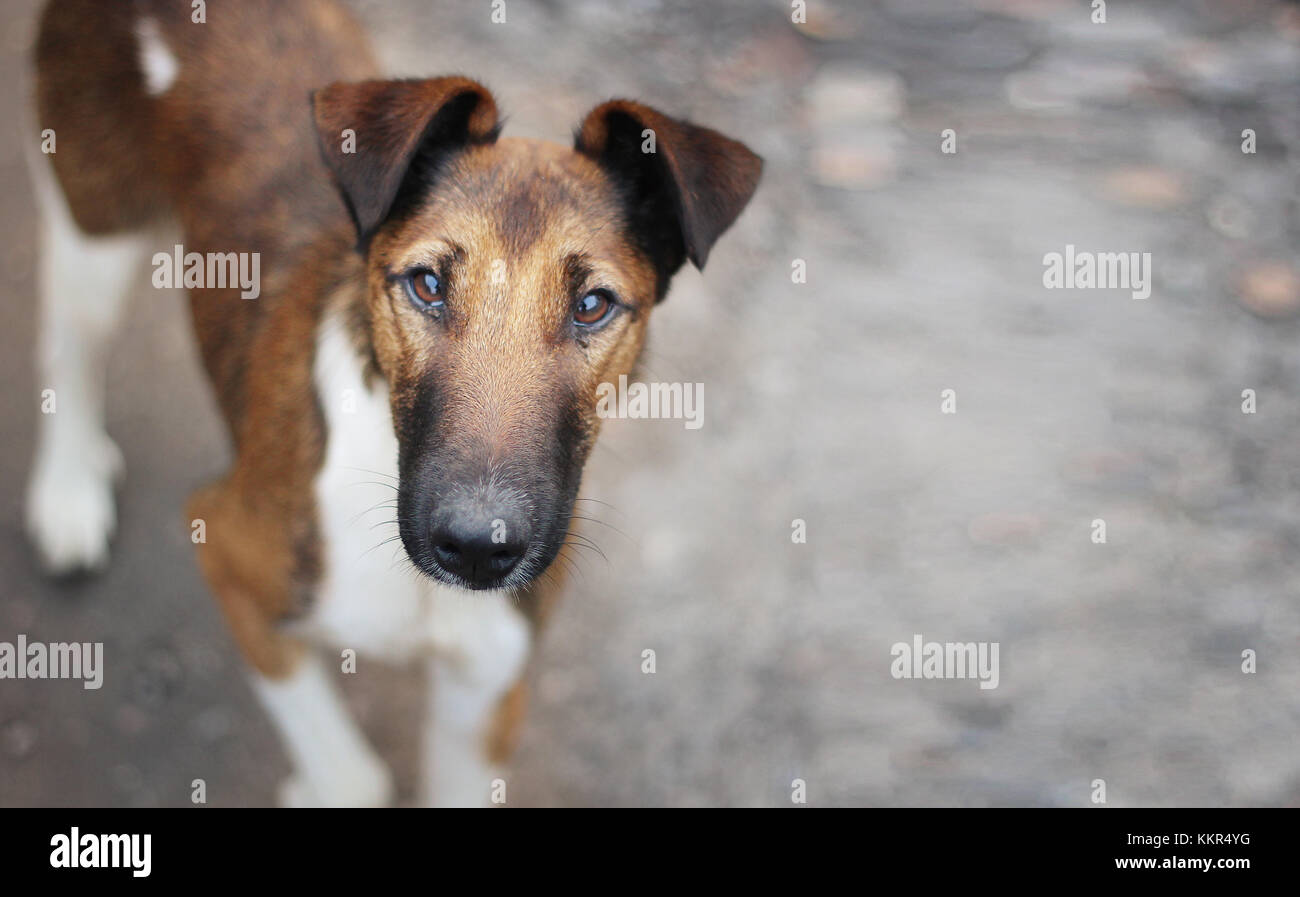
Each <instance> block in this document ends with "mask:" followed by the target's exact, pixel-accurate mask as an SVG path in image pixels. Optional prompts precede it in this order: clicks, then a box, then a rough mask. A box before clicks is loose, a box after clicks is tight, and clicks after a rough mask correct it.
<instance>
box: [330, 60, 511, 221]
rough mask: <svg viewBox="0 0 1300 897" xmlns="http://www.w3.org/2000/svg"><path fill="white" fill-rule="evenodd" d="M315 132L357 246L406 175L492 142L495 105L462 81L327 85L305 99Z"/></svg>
mask: <svg viewBox="0 0 1300 897" xmlns="http://www.w3.org/2000/svg"><path fill="white" fill-rule="evenodd" d="M312 110H313V113H314V115H315V120H316V135H317V137H318V138H319V140H320V146H321V153H322V154H323V155H324V157H325V164H326V165H328V166H329V169H330V171H331V172H333V174H334V178H335V180H336V181H337V182H338V186H339V189H340V191H341V192H342V193H343V199H344V201H345V202H346V203H347V206H348V211H349V212H350V213H351V214H352V220H353V222H354V223H355V224H356V226H357V236H358V238H359V241H360V244H361V245H364V244H365V243H366V242H368V241H369V239H370V237H371V236H372V235H373V234H374V232H375V230H376V229H377V228H378V227H379V225H381V224H383V222H384V220H385V219H386V218H387V217H388V215H389V213H390V212H391V211H392V210H393V205H394V202H395V201H396V200H397V198H398V194H399V193H400V192H401V190H402V187H403V183H404V181H406V179H407V176H408V174H414V173H416V172H419V171H423V170H425V169H427V168H428V167H429V166H430V165H434V164H436V163H437V160H438V159H439V158H441V157H442V156H444V155H445V154H447V153H449V152H453V151H455V150H457V149H461V148H463V147H465V146H467V145H469V144H473V143H491V142H492V141H494V140H496V136H497V130H498V127H499V125H498V122H497V107H496V102H495V101H494V100H493V99H492V94H490V93H488V91H487V88H485V87H483V85H481V84H479V83H478V82H476V81H471V80H470V79H468V78H460V77H450V78H430V79H427V80H423V81H417V80H408V81H358V82H353V83H335V84H331V85H329V86H328V87H324V88H321V89H320V90H318V91H316V92H314V93H313V94H312Z"/></svg>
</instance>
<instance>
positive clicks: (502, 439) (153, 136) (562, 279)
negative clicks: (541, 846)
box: [36, 0, 760, 754]
mask: <svg viewBox="0 0 1300 897" xmlns="http://www.w3.org/2000/svg"><path fill="white" fill-rule="evenodd" d="M138 12H147V13H148V14H149V15H151V16H152V17H153V18H154V19H155V20H156V21H157V22H158V24H159V28H160V31H161V34H162V37H163V39H164V41H165V42H166V44H167V45H168V47H169V48H170V49H171V50H172V52H173V53H174V54H175V55H176V56H177V58H178V59H179V60H181V63H182V64H181V66H180V72H179V77H178V78H177V80H176V82H175V83H174V84H173V85H172V86H171V87H170V88H169V89H168V90H167V91H166V92H165V93H164V94H163V95H161V96H159V97H149V96H147V95H145V93H144V91H143V80H142V76H141V72H140V70H139V64H138V62H137V58H136V40H135V37H134V34H133V31H132V27H133V21H134V17H135V15H136V14H137V13H138ZM208 15H209V21H208V22H207V23H206V24H204V25H196V24H193V23H191V22H190V18H189V17H190V9H189V5H188V4H175V3H167V2H164V0H140V2H139V3H138V4H137V5H134V6H133V5H131V4H122V8H121V9H116V8H115V10H114V14H105V11H104V5H103V4H102V3H101V2H99V0H61V2H55V3H51V4H50V5H49V6H48V7H47V9H46V11H45V14H44V15H43V17H42V21H41V32H40V37H39V40H38V44H37V52H36V66H37V70H38V75H39V80H38V84H39V86H38V90H37V97H36V99H37V111H38V116H39V121H40V127H42V128H46V127H50V128H54V129H55V130H56V133H57V139H58V153H57V154H56V155H55V157H54V165H55V170H56V173H57V176H58V179H59V181H60V183H61V184H62V186H63V189H64V192H65V195H66V196H67V198H68V201H69V204H70V206H71V208H72V211H73V215H74V217H75V218H76V221H77V222H78V224H79V225H80V226H81V227H82V228H83V229H84V230H85V231H87V232H89V233H110V232H115V231H119V230H122V229H127V228H136V227H140V226H143V225H145V224H149V223H152V222H154V221H158V220H160V219H163V218H166V217H175V218H177V219H178V220H179V223H180V225H181V228H182V230H183V233H184V243H185V248H186V250H187V251H194V252H200V253H204V252H209V251H217V252H259V253H261V256H262V272H263V285H262V295H261V296H260V297H259V298H258V299H256V300H251V301H250V300H243V299H241V298H240V297H239V294H238V290H237V289H206V290H196V291H193V292H192V294H191V309H192V314H193V322H194V329H195V332H196V335H197V337H198V342H199V346H200V349H201V352H202V357H203V362H204V365H205V367H206V369H207V372H208V374H209V377H210V379H211V381H212V384H213V387H214V391H215V394H216V396H217V401H218V403H219V405H220V408H221V411H222V414H223V416H224V418H225V421H226V424H227V426H228V429H229V435H230V438H231V442H232V444H233V447H234V454H235V458H234V463H233V464H232V467H231V469H230V471H229V472H228V473H227V474H226V475H225V476H224V477H223V478H222V479H221V480H220V481H219V482H217V483H215V484H213V485H211V486H208V487H207V488H205V489H202V490H200V491H199V492H198V493H197V494H195V496H194V497H193V498H192V500H191V501H190V503H189V506H188V514H189V516H190V517H191V518H202V519H203V520H205V521H206V529H207V542H206V544H203V545H200V546H199V562H200V565H201V567H202V570H203V574H204V576H205V578H206V579H207V581H208V582H209V584H210V585H211V587H212V589H213V591H214V593H215V594H216V596H217V600H218V601H219V603H220V605H221V607H222V610H223V612H224V614H225V616H226V618H227V620H228V621H229V624H230V626H231V629H232V631H233V633H234V635H235V638H236V640H237V641H238V643H239V645H240V647H241V649H242V651H243V653H244V655H245V656H246V657H247V659H248V661H249V662H250V663H251V664H252V665H253V666H254V667H255V668H256V669H257V670H259V671H261V672H262V673H264V674H266V675H268V676H272V677H276V676H282V675H285V674H287V673H288V672H289V671H291V670H292V669H293V665H294V663H295V660H296V657H297V655H298V653H299V650H300V648H299V646H298V645H297V644H296V643H295V642H294V641H293V640H292V639H290V638H289V637H287V636H286V635H284V634H283V633H282V631H281V629H280V626H279V624H280V623H281V622H283V621H285V620H287V619H289V618H292V617H293V616H295V615H296V614H298V613H300V612H301V611H303V610H304V609H305V608H306V607H308V606H309V604H310V600H311V589H312V586H313V584H314V583H315V582H316V580H317V578H318V576H319V574H320V556H319V555H320V552H319V546H318V537H317V523H316V509H315V507H314V503H313V499H312V494H313V492H312V483H313V480H314V478H315V476H316V474H317V472H318V470H319V469H320V466H321V463H322V460H323V456H324V446H325V441H326V439H327V438H328V434H327V433H325V432H324V426H323V422H322V420H323V419H322V415H321V413H320V407H319V399H318V397H317V396H316V394H315V389H314V385H313V378H312V364H313V355H314V348H315V336H316V332H317V327H318V325H319V323H320V320H321V317H322V314H323V311H324V309H325V307H326V305H327V303H329V302H338V303H340V304H341V305H342V307H343V309H344V311H345V313H346V315H345V317H346V320H347V321H349V322H350V323H351V325H352V327H353V330H354V338H355V339H356V341H357V344H358V347H359V348H360V349H361V351H362V353H363V356H364V357H366V358H369V359H371V360H372V365H373V374H374V375H375V376H381V377H383V378H384V380H385V381H387V384H388V386H389V388H390V394H391V401H392V407H393V411H394V416H395V419H397V420H398V421H399V423H400V422H401V421H403V420H407V421H409V420H412V419H417V418H419V417H420V415H421V414H422V413H423V409H421V408H418V407H416V403H417V397H418V395H419V387H420V384H421V383H427V382H428V381H429V380H430V379H431V378H434V379H436V380H437V381H438V382H440V383H442V384H451V387H450V388H448V389H446V390H445V393H446V396H447V397H446V400H445V401H444V402H443V405H442V408H441V413H442V415H443V419H442V420H443V423H442V426H444V427H445V429H446V430H447V431H448V432H449V433H451V436H450V438H451V439H452V440H453V441H454V442H455V444H456V445H457V446H459V447H460V448H461V449H463V451H464V452H465V453H466V454H467V455H473V456H476V457H487V458H495V457H502V458H505V457H509V456H512V455H514V454H516V453H520V452H525V451H528V450H529V449H530V442H531V441H532V440H533V439H534V436H535V434H536V433H537V432H538V428H539V427H541V426H545V425H549V424H551V423H553V422H554V421H556V420H559V419H561V418H565V417H566V416H567V417H570V418H577V419H580V420H581V421H583V422H584V424H583V429H582V432H581V439H580V441H579V442H578V444H577V445H576V446H574V452H575V454H576V455H577V456H578V457H577V460H578V462H579V463H580V462H581V460H583V459H585V456H586V453H587V451H588V450H589V448H590V445H591V441H592V440H593V439H594V438H595V435H596V432H597V430H598V428H599V420H598V419H597V418H596V416H595V410H594V409H595V390H596V387H597V384H599V383H601V382H604V381H614V380H616V379H617V376H618V375H619V374H620V373H627V372H629V371H630V370H631V369H632V366H633V364H634V362H635V360H636V358H637V356H638V355H639V353H640V351H641V348H642V345H643V343H644V340H645V329H646V323H647V320H648V317H649V313H650V310H651V308H652V307H653V305H654V303H655V302H656V301H657V300H659V299H660V298H662V296H663V293H664V291H665V290H666V288H667V279H668V278H669V277H671V274H672V272H673V271H674V270H676V268H677V266H679V265H680V264H681V261H682V256H686V257H689V258H690V259H692V260H693V261H695V262H696V264H700V265H702V264H703V262H704V260H705V258H706V257H707V253H708V250H709V247H710V246H711V245H712V243H713V241H714V240H715V239H716V238H717V236H718V234H719V233H721V231H722V230H723V229H725V228H726V227H727V226H729V225H730V223H731V221H732V220H734V218H735V217H736V215H737V214H739V212H740V210H741V208H742V207H743V206H744V204H745V202H746V201H747V200H748V198H749V195H750V194H751V193H752V192H753V189H754V186H755V185H756V183H757V179H758V171H759V167H760V163H759V161H758V159H757V157H756V156H754V155H753V154H752V153H750V152H749V151H748V150H747V149H745V148H744V147H743V146H742V145H741V144H738V143H736V142H735V141H731V140H728V139H727V138H725V137H723V136H722V135H720V134H717V133H716V132H713V131H709V130H708V129H705V128H698V127H695V126H692V125H688V124H686V123H684V122H679V121H676V120H673V119H670V118H668V117H667V116H664V115H662V114H660V113H658V112H655V111H654V110H652V109H649V108H648V107H645V106H641V105H639V104H635V103H630V102H628V101H615V102H612V103H608V104H605V105H603V106H600V107H598V108H597V109H596V110H593V112H592V113H591V115H590V116H588V118H587V119H586V120H585V122H584V123H583V125H582V126H581V128H580V130H579V132H578V139H577V148H576V151H575V150H572V149H569V148H566V147H561V146H557V145H552V144H545V143H540V142H537V141H526V140H511V139H506V140H500V141H498V140H497V139H496V129H497V113H496V106H495V103H494V101H493V100H492V97H491V95H490V94H488V92H487V91H486V90H485V89H484V88H483V87H482V86H481V85H478V84H476V83H474V82H472V81H469V80H467V79H464V78H455V77H452V78H438V79H429V80H424V81H381V80H377V70H376V66H375V65H374V63H373V61H372V58H371V55H370V53H369V51H368V50H367V48H366V47H365V45H364V43H363V41H362V40H361V38H360V37H359V34H360V29H359V28H358V26H357V25H356V23H355V22H354V21H353V20H352V19H351V17H350V16H348V15H347V14H346V13H345V12H344V11H343V10H342V9H340V8H339V7H338V6H336V5H335V4H333V3H330V2H325V0H278V2H275V3H263V2H254V0H228V2H224V3H222V4H220V5H217V4H213V5H212V8H211V9H210V10H209V13H208ZM309 96H314V103H309V100H308V98H309ZM643 127H649V128H652V129H654V130H655V131H656V132H657V135H658V143H659V151H658V152H659V153H660V155H659V156H658V157H657V158H651V159H642V158H638V157H637V156H636V155H634V154H631V153H630V152H629V149H628V147H629V144H628V139H627V135H629V134H639V131H640V129H641V128H643ZM344 129H351V130H353V131H355V133H356V138H357V152H356V153H354V154H344V153H342V152H341V149H340V146H341V143H340V141H341V140H342V132H343V131H344ZM431 146H435V148H438V149H439V150H440V151H442V155H440V156H439V158H438V159H437V160H436V164H435V162H434V161H430V162H428V165H429V170H428V171H427V172H424V174H423V175H422V176H427V180H428V182H427V183H424V182H421V183H417V184H415V185H414V188H413V187H412V183H411V179H412V178H413V177H414V176H415V175H414V174H413V172H415V171H416V170H417V169H418V168H419V166H420V165H421V164H423V163H422V162H421V160H423V159H425V156H426V155H427V154H428V151H429V150H430V147H431ZM629 172H630V174H629ZM435 175H436V176H435ZM629 178H630V179H631V180H628V179H629ZM412 189H415V194H414V199H413V200H412V199H411V190H412ZM636 190H641V191H643V192H644V191H649V193H648V195H649V196H650V197H651V198H652V199H653V198H654V197H660V196H662V197H667V198H668V200H666V201H669V202H670V205H669V206H663V207H658V206H656V207H655V208H656V209H657V214H659V215H660V217H663V216H668V217H669V218H671V219H672V220H670V221H668V222H666V223H665V222H663V221H652V222H646V221H642V220H641V219H640V218H639V217H638V215H639V214H640V213H639V212H638V211H637V209H638V208H641V207H645V208H650V207H651V206H652V205H653V203H651V202H650V201H649V199H647V200H645V201H643V202H640V204H639V205H637V204H633V205H629V204H628V203H627V201H626V200H627V198H628V195H629V193H631V192H634V191H636ZM404 197H405V199H404ZM656 201H657V200H656ZM358 246H359V247H360V248H361V250H362V251H361V252H358V251H357V247H358ZM160 248H163V247H160ZM435 259H438V260H448V261H447V264H448V265H449V266H450V268H451V270H452V272H453V276H452V277H451V286H450V289H452V290H454V294H453V296H452V299H454V301H451V302H449V303H448V309H447V319H446V321H445V325H446V326H445V327H433V326H430V324H429V320H428V319H427V318H426V317H425V316H424V315H423V314H422V313H421V312H419V311H417V310H416V309H415V308H413V307H412V305H411V304H410V303H409V302H408V301H407V300H406V299H405V298H404V297H403V295H402V294H401V292H400V286H399V285H398V284H397V283H395V281H394V279H393V278H394V276H395V275H396V274H399V273H400V272H401V271H403V270H405V269H409V268H412V267H417V266H421V265H428V264H431V263H432V262H433V261H434V260H435ZM500 263H504V265H505V274H506V276H505V277H504V278H503V279H494V278H493V273H494V270H498V269H497V268H496V267H495V266H497V265H499V264H500ZM596 286H602V287H607V288H611V289H613V290H615V291H616V292H617V294H618V295H619V297H620V298H621V299H622V301H623V302H624V303H626V304H627V305H628V310H627V312H626V313H624V314H622V315H621V316H620V317H619V318H617V319H616V320H614V321H612V322H611V324H610V325H609V326H608V327H607V328H606V329H605V330H603V331H601V332H599V333H594V334H591V335H590V336H589V337H586V338H579V339H577V340H575V339H574V338H573V334H572V331H571V322H570V319H569V315H570V313H571V308H572V301H573V298H572V297H573V296H575V295H581V294H582V291H583V290H589V289H593V288H595V287H596ZM565 510H566V511H567V509H565ZM552 572H554V571H552ZM555 579H557V580H558V579H559V577H555ZM552 603H553V597H552V596H551V594H550V593H549V592H548V588H547V586H545V585H544V584H542V583H541V582H540V581H536V582H534V583H533V584H531V585H530V586H529V587H528V588H527V589H525V599H524V604H525V607H526V609H529V610H530V613H531V615H532V616H533V618H534V619H535V620H538V619H540V618H541V616H543V615H544V613H545V611H546V609H547V608H549V607H550V606H551V604H552ZM523 694H524V692H523V688H522V685H520V686H518V687H517V688H516V689H515V690H513V691H512V692H511V693H510V694H509V696H508V697H507V698H506V700H505V701H504V702H503V704H502V707H501V709H500V711H499V712H498V715H497V722H496V724H495V725H494V726H493V731H492V736H491V738H490V743H491V746H492V752H493V753H494V754H500V753H501V752H502V751H504V750H505V748H506V746H508V744H509V743H510V742H511V740H512V733H513V732H514V730H515V729H516V728H517V723H518V719H519V718H520V716H521V714H522V708H523V700H524V699H523Z"/></svg>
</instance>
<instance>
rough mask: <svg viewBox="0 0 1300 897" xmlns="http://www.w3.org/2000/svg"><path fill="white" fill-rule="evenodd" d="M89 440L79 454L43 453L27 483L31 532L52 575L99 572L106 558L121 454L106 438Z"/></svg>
mask: <svg viewBox="0 0 1300 897" xmlns="http://www.w3.org/2000/svg"><path fill="white" fill-rule="evenodd" d="M90 443H91V444H89V445H86V446H82V447H79V449H80V451H77V452H74V451H71V450H68V449H63V450H57V451H52V452H44V451H42V452H41V453H40V454H39V455H38V457H37V459H36V467H35V469H34V470H33V471H32V477H31V481H30V482H29V483H28V486H27V532H28V534H29V535H30V536H31V539H32V541H33V542H35V543H36V547H37V550H38V551H39V552H40V555H41V559H42V561H43V562H44V564H45V567H46V569H47V570H48V571H49V572H50V573H54V574H66V573H73V572H76V571H79V570H97V569H99V568H101V567H103V566H104V565H105V564H106V563H107V562H108V543H109V540H110V539H111V538H112V536H113V531H114V529H115V528H116V526H117V511H116V508H115V507H114V499H113V483H114V481H115V480H117V479H118V478H119V477H120V476H121V472H122V455H121V452H119V451H118V448H117V446H116V445H115V444H114V443H113V441H112V440H111V439H109V438H108V437H107V436H101V437H100V438H99V439H97V440H93V441H90Z"/></svg>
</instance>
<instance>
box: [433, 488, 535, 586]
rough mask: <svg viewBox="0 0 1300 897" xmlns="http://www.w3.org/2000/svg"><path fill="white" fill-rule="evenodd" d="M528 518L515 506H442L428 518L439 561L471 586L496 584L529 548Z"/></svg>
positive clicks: (434, 553) (449, 571)
mask: <svg viewBox="0 0 1300 897" xmlns="http://www.w3.org/2000/svg"><path fill="white" fill-rule="evenodd" d="M528 544H529V532H528V523H527V518H526V517H525V516H524V515H523V514H521V513H519V512H518V511H517V510H515V509H513V508H506V507H496V508H492V507H486V508H485V507H483V506H481V505H480V506H478V507H476V508H474V509H472V510H465V509H458V508H454V507H451V508H440V509H438V510H437V511H435V512H434V513H433V516H432V518H431V519H430V521H429V545H430V547H431V548H432V550H433V556H434V558H435V559H436V560H437V562H438V564H439V565H440V566H441V567H442V568H443V569H445V570H446V571H447V572H448V573H454V574H455V575H456V576H459V577H461V578H462V579H464V580H465V581H466V582H467V583H469V585H470V587H471V588H484V587H490V586H492V585H495V584H496V583H498V582H500V580H501V579H502V578H503V577H504V576H505V575H506V574H508V573H509V572H510V571H511V570H513V569H514V567H515V565H516V564H518V563H519V559H520V558H522V557H523V556H524V553H525V552H526V551H527V550H528Z"/></svg>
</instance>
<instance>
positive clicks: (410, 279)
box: [406, 269, 443, 311]
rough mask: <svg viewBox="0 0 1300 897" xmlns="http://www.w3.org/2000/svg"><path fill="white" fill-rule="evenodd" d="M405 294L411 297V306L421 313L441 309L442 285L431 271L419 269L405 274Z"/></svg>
mask: <svg viewBox="0 0 1300 897" xmlns="http://www.w3.org/2000/svg"><path fill="white" fill-rule="evenodd" d="M406 293H407V295H408V296H410V297H411V304H412V305H414V306H415V307H416V308H418V309H420V310H421V311H428V310H430V309H435V308H442V305H443V300H442V284H441V283H440V282H439V281H438V275H437V274H434V273H433V272H432V271H429V270H427V269H420V270H419V271H412V272H411V273H409V274H407V275H406Z"/></svg>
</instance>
